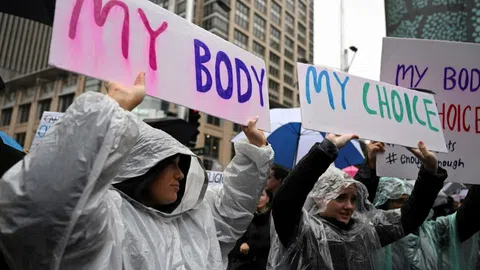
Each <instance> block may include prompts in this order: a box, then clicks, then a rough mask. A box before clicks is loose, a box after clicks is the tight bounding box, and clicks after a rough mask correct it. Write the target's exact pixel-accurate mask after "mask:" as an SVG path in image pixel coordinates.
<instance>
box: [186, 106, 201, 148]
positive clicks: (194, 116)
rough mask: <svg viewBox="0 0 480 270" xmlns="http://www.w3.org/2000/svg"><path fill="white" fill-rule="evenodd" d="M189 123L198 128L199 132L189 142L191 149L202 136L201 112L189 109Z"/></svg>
mask: <svg viewBox="0 0 480 270" xmlns="http://www.w3.org/2000/svg"><path fill="white" fill-rule="evenodd" d="M188 123H189V124H191V125H193V126H195V127H196V128H197V132H195V135H193V136H192V139H190V142H189V145H188V146H189V147H195V145H196V144H197V136H198V134H200V130H199V128H200V112H199V111H196V110H192V109H189V110H188Z"/></svg>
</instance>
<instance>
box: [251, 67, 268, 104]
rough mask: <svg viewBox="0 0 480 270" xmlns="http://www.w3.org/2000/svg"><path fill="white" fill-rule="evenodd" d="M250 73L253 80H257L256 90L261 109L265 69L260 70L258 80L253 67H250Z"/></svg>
mask: <svg viewBox="0 0 480 270" xmlns="http://www.w3.org/2000/svg"><path fill="white" fill-rule="evenodd" d="M252 71H253V74H254V75H255V79H256V80H257V83H258V90H259V91H260V106H262V107H263V89H262V86H263V79H264V78H265V69H263V68H262V71H261V73H260V78H258V73H257V70H255V67H254V66H252Z"/></svg>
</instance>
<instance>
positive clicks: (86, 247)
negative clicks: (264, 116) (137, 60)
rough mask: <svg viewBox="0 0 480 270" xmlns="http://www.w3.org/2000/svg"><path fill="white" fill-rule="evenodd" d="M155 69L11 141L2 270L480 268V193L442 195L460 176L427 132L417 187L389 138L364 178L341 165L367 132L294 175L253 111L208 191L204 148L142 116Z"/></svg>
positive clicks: (315, 152) (4, 155)
mask: <svg viewBox="0 0 480 270" xmlns="http://www.w3.org/2000/svg"><path fill="white" fill-rule="evenodd" d="M144 76H145V75H144V74H143V73H141V74H139V75H138V77H137V80H136V81H135V85H134V86H133V87H125V86H122V85H120V84H117V83H108V84H107V89H108V94H107V95H103V94H100V93H94V92H88V93H84V94H82V95H81V96H79V97H78V98H77V99H76V100H75V101H74V103H73V104H72V105H71V106H70V108H69V109H68V110H67V112H66V113H65V116H64V117H63V118H62V119H61V120H59V121H58V122H57V123H56V124H55V126H54V127H53V128H52V130H51V132H50V133H49V134H48V135H47V136H46V138H45V139H44V140H43V141H42V143H41V144H39V146H38V148H37V149H35V151H32V152H31V153H28V154H26V153H21V152H18V151H16V150H11V149H7V148H5V149H3V148H2V149H1V152H0V153H1V163H0V165H1V170H2V171H0V173H1V174H2V175H3V176H2V178H1V181H0V248H1V252H2V255H3V263H4V265H3V267H4V268H2V269H8V268H9V269H476V263H477V256H478V243H479V242H478V234H477V233H478V231H479V230H480V217H479V216H480V212H479V211H478V210H477V209H475V208H476V207H478V206H480V189H479V187H478V186H475V185H473V186H471V187H470V189H469V192H468V195H467V196H466V197H465V198H464V199H463V200H461V201H459V200H458V199H453V198H451V199H447V200H445V201H444V202H439V199H438V194H439V192H440V191H441V189H442V188H443V187H444V183H445V181H449V180H452V181H453V180H455V179H448V173H447V171H446V170H445V169H443V168H441V167H439V166H438V160H437V158H436V156H435V154H434V153H432V152H430V151H428V148H427V146H426V145H425V144H423V143H422V142H419V145H418V149H410V151H411V152H412V153H413V154H414V155H415V156H416V157H417V158H419V159H420V160H421V161H422V166H421V168H420V170H419V172H418V178H417V179H416V181H415V183H414V184H411V183H410V182H407V181H405V180H402V179H398V178H393V177H385V178H379V177H377V175H376V171H375V164H376V155H377V153H380V152H383V151H384V150H385V145H384V144H383V143H380V142H369V143H362V148H363V150H364V154H365V157H366V158H365V163H364V164H362V165H360V166H359V171H358V173H357V174H356V175H355V177H354V178H353V177H352V176H351V175H349V174H347V173H345V172H343V171H341V170H339V169H337V168H335V167H334V166H333V165H332V163H333V161H334V160H335V159H336V157H337V155H338V151H339V149H341V148H342V147H344V146H345V145H346V144H347V143H348V142H349V141H350V140H353V139H358V137H357V136H356V135H355V134H344V135H333V134H329V135H327V136H326V138H325V139H324V140H323V141H322V142H318V143H315V144H314V145H312V147H311V150H310V152H309V153H308V154H307V155H306V156H305V157H303V158H302V159H301V160H300V161H299V162H298V164H297V165H296V166H295V167H294V168H293V169H292V170H291V171H289V170H286V169H284V168H282V167H280V166H276V165H273V157H274V152H273V150H272V148H271V146H270V145H269V144H268V142H267V140H266V138H265V136H264V134H263V132H261V131H259V130H258V129H257V128H256V120H255V119H254V120H251V121H250V122H249V124H248V126H245V127H243V132H244V133H245V134H246V137H247V139H248V140H246V141H244V142H237V143H236V144H235V152H236V156H235V157H234V158H233V160H232V161H231V163H230V164H229V165H228V166H227V168H226V169H225V171H224V184H223V186H215V187H209V186H208V179H207V177H206V175H205V170H204V169H203V167H202V165H201V162H200V160H199V158H197V157H196V156H195V155H194V154H193V153H192V152H191V151H190V150H189V149H188V148H187V147H186V146H184V145H182V144H180V143H179V142H178V141H177V140H175V139H174V138H172V137H171V136H169V135H167V134H166V133H164V132H163V131H161V130H158V129H154V128H152V127H150V126H148V125H147V124H146V123H144V122H142V121H140V120H139V119H138V118H137V117H136V116H135V115H134V114H132V113H131V112H130V111H131V110H132V109H134V108H135V107H136V106H137V105H138V104H140V103H141V101H142V100H143V98H144V96H145V87H144V80H145V78H144ZM455 200H456V201H457V202H456V204H455V203H454V201H455ZM7 267H8V268H7Z"/></svg>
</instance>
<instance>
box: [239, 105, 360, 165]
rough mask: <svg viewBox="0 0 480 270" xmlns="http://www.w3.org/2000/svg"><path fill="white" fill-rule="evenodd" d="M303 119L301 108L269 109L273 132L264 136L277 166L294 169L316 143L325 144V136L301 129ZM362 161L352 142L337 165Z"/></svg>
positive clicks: (243, 136) (356, 144)
mask: <svg viewBox="0 0 480 270" xmlns="http://www.w3.org/2000/svg"><path fill="white" fill-rule="evenodd" d="M301 119H302V118H301V114H300V108H293V109H271V110H270V121H271V123H270V126H271V129H272V133H267V132H266V133H265V136H266V137H267V141H268V142H269V143H270V144H271V145H272V147H273V150H275V158H274V162H275V164H278V165H281V166H284V167H286V168H289V169H291V168H293V166H294V165H295V164H296V163H297V162H298V161H299V160H300V159H301V158H302V157H303V156H305V155H306V154H307V153H308V151H309V150H310V148H311V147H312V145H313V144H314V143H316V142H321V141H323V138H324V137H325V133H323V132H318V131H313V130H307V129H304V128H302V123H301V122H302V120H301ZM244 138H245V134H244V133H243V132H241V133H239V134H238V135H237V136H236V137H234V138H233V139H232V142H235V141H238V140H241V139H244ZM363 161H364V157H363V153H362V150H361V148H360V144H359V143H358V141H352V142H350V143H349V144H347V145H346V146H345V147H344V148H342V150H340V152H339V155H338V158H337V160H336V161H335V166H336V167H337V168H340V169H343V168H346V167H348V166H351V165H357V164H361V163H363Z"/></svg>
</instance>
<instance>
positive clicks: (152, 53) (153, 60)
mask: <svg viewBox="0 0 480 270" xmlns="http://www.w3.org/2000/svg"><path fill="white" fill-rule="evenodd" d="M138 14H140V18H141V19H142V21H143V24H144V25H145V28H147V31H148V33H149V34H150V50H149V53H148V58H149V62H150V67H151V68H152V69H153V70H157V50H156V48H155V41H156V39H157V37H158V36H159V35H160V34H161V33H163V32H165V30H167V27H168V23H167V22H162V24H161V25H160V27H159V28H158V29H157V30H155V31H154V30H153V29H152V27H151V26H150V22H149V21H148V19H147V16H146V15H145V12H143V10H142V9H141V8H139V9H138Z"/></svg>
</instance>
